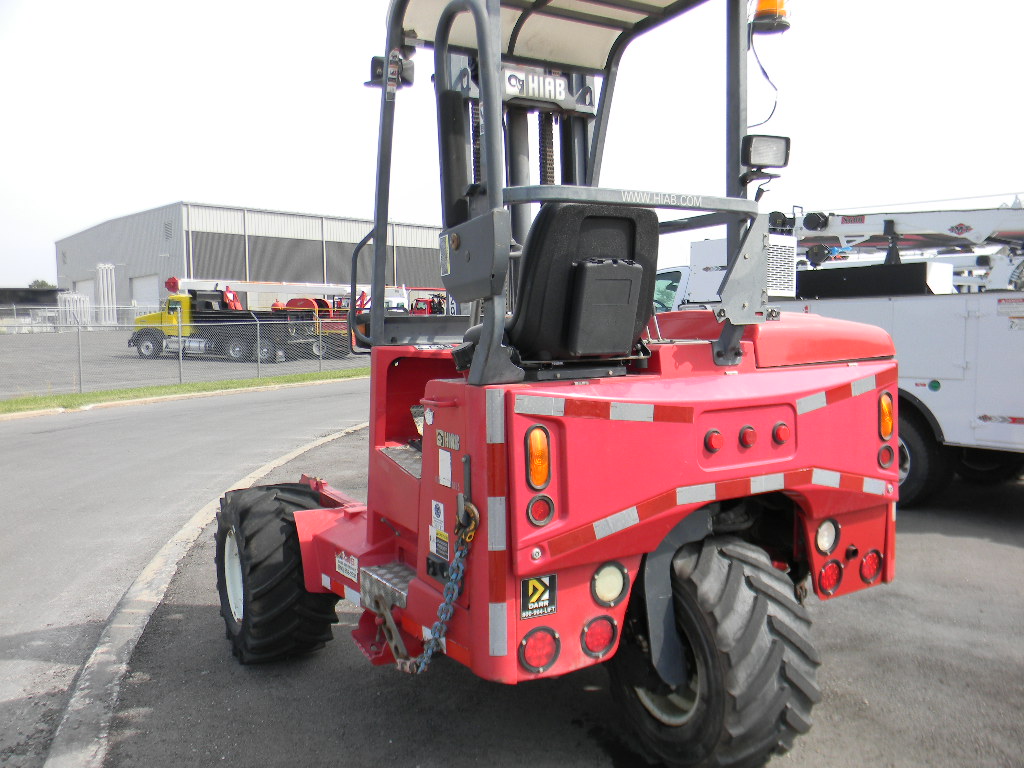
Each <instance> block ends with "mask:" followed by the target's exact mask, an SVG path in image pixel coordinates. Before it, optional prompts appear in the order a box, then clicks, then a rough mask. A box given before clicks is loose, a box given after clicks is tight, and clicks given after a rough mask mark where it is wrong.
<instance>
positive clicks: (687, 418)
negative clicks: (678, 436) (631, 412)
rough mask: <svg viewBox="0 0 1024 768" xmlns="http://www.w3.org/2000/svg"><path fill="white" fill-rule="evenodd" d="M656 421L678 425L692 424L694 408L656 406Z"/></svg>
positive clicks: (685, 406)
mask: <svg viewBox="0 0 1024 768" xmlns="http://www.w3.org/2000/svg"><path fill="white" fill-rule="evenodd" d="M654 420H655V421H670V422H674V423H676V424H692V423H693V408H692V407H690V406H688V405H658V404H655V406H654Z"/></svg>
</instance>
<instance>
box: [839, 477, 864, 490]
mask: <svg viewBox="0 0 1024 768" xmlns="http://www.w3.org/2000/svg"><path fill="white" fill-rule="evenodd" d="M839 487H840V488H842V489H843V490H844V491H863V490H864V478H863V477H861V476H859V475H847V474H841V475H839Z"/></svg>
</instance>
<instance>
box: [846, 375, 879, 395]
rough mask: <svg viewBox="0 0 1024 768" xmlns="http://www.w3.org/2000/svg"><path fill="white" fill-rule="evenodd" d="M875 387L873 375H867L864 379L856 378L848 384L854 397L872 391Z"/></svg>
mask: <svg viewBox="0 0 1024 768" xmlns="http://www.w3.org/2000/svg"><path fill="white" fill-rule="evenodd" d="M875 389H877V386H876V385H875V377H874V376H868V377H867V378H866V379H857V380H856V381H855V382H853V383H852V384H851V385H850V390H851V391H852V392H853V395H854V397H856V396H857V395H863V394H864V393H866V392H874V391H875Z"/></svg>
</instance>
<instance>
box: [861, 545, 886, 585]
mask: <svg viewBox="0 0 1024 768" xmlns="http://www.w3.org/2000/svg"><path fill="white" fill-rule="evenodd" d="M881 573H882V553H881V552H879V551H878V550H877V549H873V550H871V551H870V552H868V553H867V554H866V555H864V559H863V560H861V561H860V577H861V578H862V579H863V580H864V582H865V583H866V584H870V583H872V582H873V581H876V580H877V579H878V577H879V576H880V575H881Z"/></svg>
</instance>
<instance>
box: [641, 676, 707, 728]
mask: <svg viewBox="0 0 1024 768" xmlns="http://www.w3.org/2000/svg"><path fill="white" fill-rule="evenodd" d="M691 669H692V670H693V673H692V674H691V675H690V679H689V680H688V681H687V682H686V683H684V684H683V685H680V686H678V687H675V688H672V689H668V690H666V692H664V693H660V692H655V691H652V690H650V689H648V688H642V687H639V686H638V687H636V688H634V690H635V691H636V697H637V699H639V701H640V703H641V704H643V706H644V709H646V710H647V711H648V712H649V713H650V715H651V717H653V718H654V719H655V720H658V721H659V722H662V723H664V724H665V725H668V726H671V727H674V728H678V727H679V726H681V725H686V723H688V722H689V721H690V720H691V719H692V718H693V716H694V713H695V712H696V711H697V702H698V701H699V698H700V688H701V675H700V667H699V666H698V665H696V664H694V665H692V666H691Z"/></svg>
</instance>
